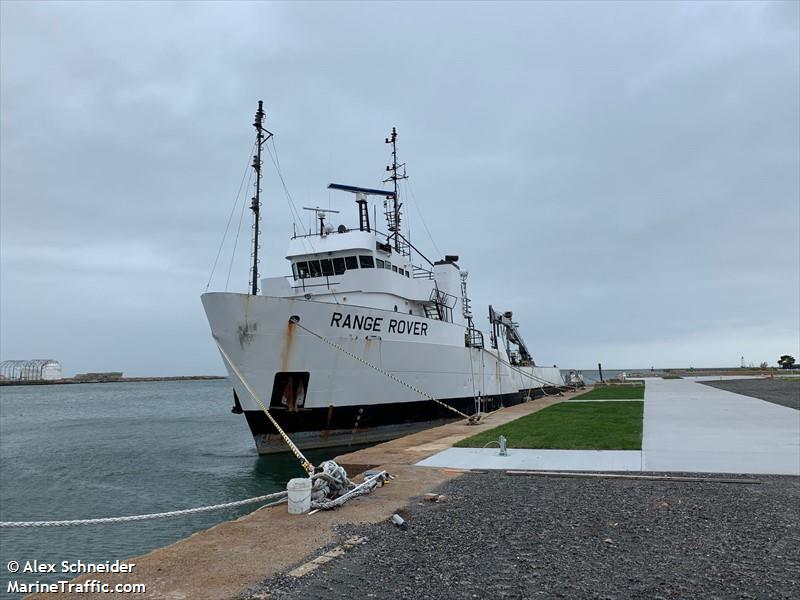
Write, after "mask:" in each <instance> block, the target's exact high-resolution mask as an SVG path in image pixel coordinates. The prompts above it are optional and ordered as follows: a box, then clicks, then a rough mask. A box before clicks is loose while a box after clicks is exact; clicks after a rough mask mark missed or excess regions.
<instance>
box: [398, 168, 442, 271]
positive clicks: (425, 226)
mask: <svg viewBox="0 0 800 600" xmlns="http://www.w3.org/2000/svg"><path fill="white" fill-rule="evenodd" d="M406 188H407V189H408V191H409V194H410V195H411V201H412V202H413V203H414V208H416V209H417V214H418V215H419V219H420V221H422V226H423V227H424V228H425V233H427V234H428V238H429V239H430V240H431V244H433V249H434V250H436V254H438V255H439V256H442V251H441V250H439V246H437V245H436V241H435V240H434V239H433V236H432V235H431V230H430V229H428V224H427V223H426V222H425V217H424V216H422V211H421V210H420V209H419V204H417V197H416V195H415V194H414V189H413V188H412V187H411V182H410V181H406Z"/></svg>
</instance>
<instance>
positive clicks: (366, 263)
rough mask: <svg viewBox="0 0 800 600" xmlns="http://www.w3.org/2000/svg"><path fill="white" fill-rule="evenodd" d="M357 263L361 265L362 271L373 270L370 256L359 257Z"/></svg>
mask: <svg viewBox="0 0 800 600" xmlns="http://www.w3.org/2000/svg"><path fill="white" fill-rule="evenodd" d="M358 260H359V262H360V263H361V268H362V269H373V268H375V262H374V261H373V260H372V257H371V256H359V257H358Z"/></svg>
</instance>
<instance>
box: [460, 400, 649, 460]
mask: <svg viewBox="0 0 800 600" xmlns="http://www.w3.org/2000/svg"><path fill="white" fill-rule="evenodd" d="M595 391H597V390H595ZM643 413H644V402H629V401H626V402H562V403H561V404H554V405H553V406H549V407H547V408H545V409H544V410H540V411H539V412H536V413H533V414H531V415H528V416H526V417H521V418H519V419H517V420H516V421H511V422H510V423H506V424H505V425H501V426H499V427H495V428H494V429H489V430H488V431H484V432H483V433H479V434H477V435H473V436H472V437H468V438H467V439H465V440H461V441H460V442H458V443H457V444H456V446H459V447H462V448H482V447H483V446H485V445H486V444H487V443H488V442H490V441H497V439H498V438H499V437H500V436H501V435H504V436H505V437H506V440H507V443H508V447H509V448H558V449H562V450H641V448H642V416H643Z"/></svg>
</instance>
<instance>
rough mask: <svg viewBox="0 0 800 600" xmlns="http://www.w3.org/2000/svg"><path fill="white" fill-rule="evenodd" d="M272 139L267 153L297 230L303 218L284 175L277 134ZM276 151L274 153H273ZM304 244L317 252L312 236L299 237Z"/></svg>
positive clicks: (313, 251)
mask: <svg viewBox="0 0 800 600" xmlns="http://www.w3.org/2000/svg"><path fill="white" fill-rule="evenodd" d="M270 140H271V141H272V150H270V149H269V144H267V146H266V149H267V154H269V158H270V160H271V161H272V164H273V165H274V166H275V172H276V173H277V174H278V179H280V180H281V186H282V187H283V192H284V194H285V195H286V202H287V204H288V205H289V212H290V216H291V218H292V223H293V224H294V228H295V231H296V230H297V227H298V225H300V226H301V227H302V222H303V219H302V217H301V216H300V211H298V210H297V205H296V204H295V203H294V198H292V194H291V192H290V191H289V186H287V185H286V179H285V178H284V177H283V170H282V169H281V159H280V156H279V155H278V146H277V145H276V143H275V136H272V137H271V138H270ZM273 151H274V155H273ZM298 239H299V240H300V242H301V243H302V244H303V246H304V247H305V248H306V250H308V249H309V248H310V250H311V253H316V251H317V250H316V248H315V247H314V243H313V242H312V241H311V238H309V237H305V236H301V237H299V238H298Z"/></svg>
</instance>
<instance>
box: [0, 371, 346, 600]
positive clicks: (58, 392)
mask: <svg viewBox="0 0 800 600" xmlns="http://www.w3.org/2000/svg"><path fill="white" fill-rule="evenodd" d="M232 404H233V401H232V397H231V388H230V384H229V383H228V382H227V380H211V381H180V382H176V381H169V382H146V383H144V382H143V383H107V384H81V385H42V386H10V387H2V388H0V520H2V521H28V520H62V519H84V518H92V517H111V516H124V515H135V514H143V513H154V512H164V511H171V510H178V509H183V508H192V507H198V506H205V505H211V504H219V503H223V502H229V501H233V500H241V499H244V498H250V497H253V496H258V495H262V494H268V493H271V492H275V491H278V490H281V489H285V487H286V482H287V481H288V480H289V479H291V478H293V477H303V476H304V475H305V473H304V471H303V470H302V469H301V468H300V466H299V464H298V462H297V460H296V459H295V458H294V457H293V456H292V455H291V454H288V453H286V454H280V455H272V456H258V455H257V454H256V452H255V449H254V446H253V440H252V437H251V435H250V431H249V430H248V428H247V424H246V422H245V419H244V417H243V416H242V415H234V414H231V412H230V408H231V406H232ZM340 453H341V449H327V450H320V451H313V452H308V453H307V456H308V458H309V460H311V462H313V463H315V464H318V463H319V462H320V461H321V460H324V459H326V458H332V457H333V456H335V455H336V454H340ZM257 506H258V505H250V506H246V507H242V508H239V509H228V510H222V511H216V512H211V513H204V514H198V515H192V516H185V517H177V518H171V519H161V520H156V521H142V522H133V523H125V524H118V525H89V526H80V527H69V528H62V527H59V528H43V529H0V558H1V560H0V586H1V589H0V598H4V599H5V598H16V597H18V596H19V594H10V593H9V592H8V582H9V579H10V578H13V579H16V580H17V581H19V582H20V583H22V582H31V581H37V580H38V581H43V582H44V581H50V582H52V581H58V580H63V579H65V577H63V576H59V575H54V574H49V575H29V574H22V573H18V574H16V575H11V574H10V573H9V572H8V570H7V564H8V562H9V561H12V560H13V561H19V562H20V563H23V564H24V561H26V560H34V559H38V560H40V561H45V562H61V561H64V560H82V561H84V562H97V561H113V560H114V559H122V558H128V557H132V556H137V555H140V554H143V553H145V552H148V551H150V550H152V549H154V548H158V547H161V546H165V545H167V544H170V543H172V542H174V541H176V540H178V539H181V538H183V537H186V536H188V535H190V534H191V533H193V532H195V531H199V530H202V529H206V528H208V527H210V526H212V525H214V524H216V523H219V522H221V521H224V520H230V519H233V518H236V517H238V516H241V515H243V514H246V513H248V512H251V511H252V510H255V508H257ZM284 510H285V509H284Z"/></svg>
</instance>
